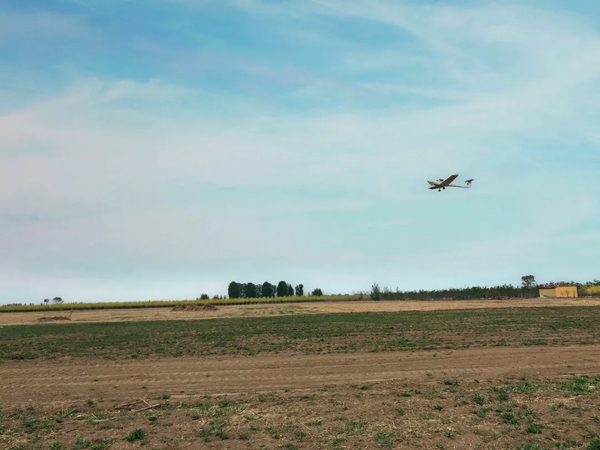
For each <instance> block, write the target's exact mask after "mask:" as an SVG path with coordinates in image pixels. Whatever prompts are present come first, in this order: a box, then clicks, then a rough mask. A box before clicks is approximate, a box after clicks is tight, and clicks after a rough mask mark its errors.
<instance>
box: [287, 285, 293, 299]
mask: <svg viewBox="0 0 600 450" xmlns="http://www.w3.org/2000/svg"><path fill="white" fill-rule="evenodd" d="M287 295H288V297H293V296H294V288H293V287H292V285H291V284H288V286H287Z"/></svg>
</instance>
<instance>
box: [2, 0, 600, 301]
mask: <svg viewBox="0 0 600 450" xmlns="http://www.w3.org/2000/svg"><path fill="white" fill-rule="evenodd" d="M599 13H600V4H599V3H598V2H597V1H595V0H577V1H572V2H564V1H559V0H543V1H542V0H538V1H533V0H532V1H510V2H509V1H501V0H496V1H485V0H481V1H466V0H465V1H460V0H446V1H442V0H428V1H425V0H419V1H416V0H412V1H403V0H395V1H391V0H390V1H388V0H296V1H293V2H292V1H283V0H144V1H141V0H30V1H27V2H23V1H21V0H4V1H2V2H1V3H0V162H1V164H0V177H1V179H2V189H1V190H0V304H7V303H17V302H18V303H21V302H23V303H40V302H41V301H43V299H44V298H53V297H55V296H60V297H62V298H63V300H65V301H67V302H88V301H137V300H152V299H189V298H196V297H199V296H200V294H201V293H207V294H209V295H211V296H213V295H225V294H226V293H227V285H228V284H229V282H231V281H237V282H241V283H245V282H254V283H263V282H264V281H269V282H271V283H273V284H276V283H278V282H279V281H280V280H285V281H286V282H288V283H291V284H292V285H296V284H299V283H302V284H303V285H304V287H305V291H309V290H312V289H314V288H321V289H322V290H323V292H324V293H325V294H338V293H353V292H358V291H369V290H370V289H371V285H372V284H373V283H378V284H379V285H380V287H382V288H383V287H389V288H390V289H393V290H395V289H396V288H398V289H400V290H403V291H404V290H412V289H442V288H448V287H465V286H475V285H479V286H486V285H487V286H492V285H501V284H505V283H507V284H513V285H518V284H520V281H521V276H523V275H527V274H533V275H535V276H536V279H537V281H538V282H548V281H556V280H576V281H587V280H592V279H597V278H600V276H599V274H598V248H600V225H599V224H600V206H599V199H600V183H599V180H600V178H599V177H598V174H599V173H600V151H599V147H598V145H599V144H600V128H598V120H599V119H600V14H599ZM452 174H459V178H458V179H457V181H456V183H458V184H462V183H464V180H466V179H468V178H474V180H475V181H474V182H473V185H472V188H471V189H446V190H445V191H442V192H441V193H440V192H438V191H436V190H429V189H428V187H429V186H428V184H427V181H428V180H436V179H439V178H446V177H447V176H449V175H452Z"/></svg>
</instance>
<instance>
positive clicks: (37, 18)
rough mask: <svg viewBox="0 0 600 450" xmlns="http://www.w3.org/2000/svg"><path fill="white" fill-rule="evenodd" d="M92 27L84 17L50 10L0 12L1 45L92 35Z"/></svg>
mask: <svg viewBox="0 0 600 450" xmlns="http://www.w3.org/2000/svg"><path fill="white" fill-rule="evenodd" d="M91 33H92V29H91V28H90V27H89V25H88V24H87V22H86V21H85V19H84V17H82V16H79V15H74V14H72V15H67V14H59V13H55V12H49V11H39V12H27V13H25V12H10V11H3V12H2V14H0V46H2V45H9V44H15V43H19V44H20V45H23V43H24V42H27V43H29V44H31V43H34V42H36V41H39V40H40V39H41V40H48V39H52V40H64V39H70V38H74V37H82V36H90V35H91Z"/></svg>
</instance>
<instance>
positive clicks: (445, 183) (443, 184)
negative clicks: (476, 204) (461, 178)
mask: <svg viewBox="0 0 600 450" xmlns="http://www.w3.org/2000/svg"><path fill="white" fill-rule="evenodd" d="M457 178H458V175H450V176H449V177H448V178H446V179H445V180H444V179H441V178H440V179H439V180H437V181H428V183H429V185H430V186H431V187H430V188H429V189H437V190H438V191H439V192H442V189H446V188H447V187H456V188H461V189H469V188H470V187H471V183H472V182H473V180H474V178H471V179H470V180H467V181H465V184H466V186H457V185H456V184H452V182H453V181H454V180H456V179H457Z"/></svg>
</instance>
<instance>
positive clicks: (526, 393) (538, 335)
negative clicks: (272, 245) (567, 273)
mask: <svg viewBox="0 0 600 450" xmlns="http://www.w3.org/2000/svg"><path fill="white" fill-rule="evenodd" d="M599 305H600V302H599V301H598V300H594V299H579V300H573V299H563V300H561V299H557V300H553V301H551V302H550V301H547V300H545V301H540V300H529V301H516V300H512V301H507V300H503V301H486V302H482V301H479V302H352V303H350V302H349V303H330V304H318V303H307V304H302V305H260V306H258V305H257V306H235V307H233V306H232V307H219V309H218V310H216V311H198V312H196V311H192V312H188V311H183V312H182V311H171V310H170V309H166V308H165V309H155V310H135V309H134V310H112V311H97V312H95V311H94V312H75V313H73V315H72V317H71V320H70V321H62V320H60V321H39V320H38V319H39V318H41V317H49V316H60V315H63V313H58V314H56V313H52V314H45V315H44V314H43V313H19V314H1V315H0V318H3V320H5V322H4V325H8V324H9V323H10V324H11V325H16V324H17V323H18V322H15V321H16V320H17V319H19V320H21V322H20V323H23V324H24V323H27V324H31V325H33V326H28V327H13V326H4V328H2V329H0V380H1V382H0V448H2V449H7V450H25V449H28V450H29V449H37V450H85V449H87V450H120V449H132V448H140V447H142V448H147V449H149V450H158V449H162V450H165V449H169V450H170V449H204V448H207V449H257V450H260V449H287V450H294V449H309V450H313V449H314V450H316V449H329V450H341V449H361V450H363V449H380V448H382V449H386V448H397V449H461V450H462V449H483V450H492V449H493V450H497V449H511V450H550V449H582V450H599V449H600V439H599V430H600V327H599V326H598V325H599V323H598V317H599V315H598V313H599V311H600V308H598V306H599ZM544 306H553V307H554V308H546V307H544ZM559 306H560V307H559ZM531 307H536V308H535V309H532V308H531ZM484 308H486V309H484ZM350 311H352V312H354V313H355V314H322V313H323V312H333V313H344V312H346V313H347V312H350ZM386 311H387V312H386ZM402 311H406V312H407V314H398V312H402ZM370 312H381V314H369V313H370ZM318 313H321V314H318ZM7 316H10V317H12V319H11V320H12V321H11V320H6V317H7ZM140 316H141V317H140ZM102 317H104V321H106V322H108V323H99V322H101V321H103V319H102ZM206 317H222V318H223V320H219V321H205V320H200V321H191V320H189V319H198V318H206ZM244 317H248V320H240V318H244ZM271 317H272V318H271ZM135 319H138V320H140V321H139V322H136V320H135ZM165 319H169V320H168V321H166V322H161V321H157V320H165ZM175 319H179V322H175V321H173V320H175ZM86 322H87V323H86ZM91 322H95V323H91ZM119 322H123V323H119ZM398 350H401V351H398Z"/></svg>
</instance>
